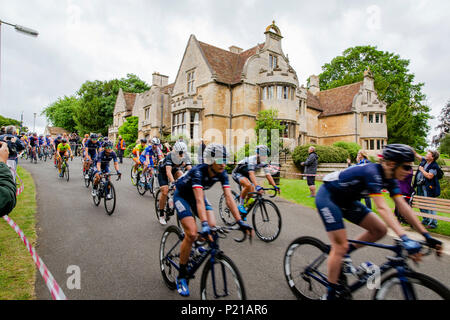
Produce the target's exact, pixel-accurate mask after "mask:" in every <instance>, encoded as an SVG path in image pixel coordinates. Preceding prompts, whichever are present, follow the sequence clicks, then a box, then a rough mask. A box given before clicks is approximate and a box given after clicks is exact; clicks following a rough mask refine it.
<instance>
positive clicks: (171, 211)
mask: <svg viewBox="0 0 450 320" xmlns="http://www.w3.org/2000/svg"><path fill="white" fill-rule="evenodd" d="M174 193H175V185H172V186H170V187H169V193H168V194H167V199H166V205H165V207H164V218H165V220H166V222H169V220H170V217H172V216H173V215H175V216H176V219H177V225H178V227H181V224H180V219H178V215H177V214H176V212H175V206H174V202H173V195H174ZM161 194H162V193H161V189H159V190H158V191H157V192H156V195H155V214H156V220H158V222H159V218H160V217H159V201H160V199H161Z"/></svg>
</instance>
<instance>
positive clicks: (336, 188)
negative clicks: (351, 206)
mask: <svg viewBox="0 0 450 320" xmlns="http://www.w3.org/2000/svg"><path fill="white" fill-rule="evenodd" d="M323 181H324V183H325V185H326V187H327V189H328V190H329V191H330V192H331V193H332V194H333V196H334V197H335V199H339V201H347V200H348V201H354V200H360V199H361V198H365V197H367V196H369V195H373V194H381V191H382V190H383V189H386V190H388V191H389V193H390V196H391V197H393V196H395V195H401V192H400V187H399V184H398V181H397V180H396V179H387V178H386V177H385V176H384V174H383V168H382V167H381V164H378V163H367V164H363V165H358V166H353V167H350V168H347V169H345V170H344V171H337V172H333V173H330V174H328V175H326V176H325V177H324V179H323Z"/></svg>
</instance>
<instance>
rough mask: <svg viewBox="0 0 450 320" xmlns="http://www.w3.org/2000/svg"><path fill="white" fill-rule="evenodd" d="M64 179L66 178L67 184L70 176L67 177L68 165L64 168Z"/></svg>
mask: <svg viewBox="0 0 450 320" xmlns="http://www.w3.org/2000/svg"><path fill="white" fill-rule="evenodd" d="M64 177H65V178H66V180H67V182H69V178H70V175H69V165H68V164H67V165H66V168H65V170H64Z"/></svg>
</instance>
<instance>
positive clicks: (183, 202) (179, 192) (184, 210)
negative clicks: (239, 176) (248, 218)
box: [173, 164, 230, 220]
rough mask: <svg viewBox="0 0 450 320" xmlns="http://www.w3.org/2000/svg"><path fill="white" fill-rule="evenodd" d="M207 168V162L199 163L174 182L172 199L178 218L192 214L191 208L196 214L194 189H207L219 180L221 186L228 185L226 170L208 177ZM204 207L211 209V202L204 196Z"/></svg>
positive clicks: (226, 186)
mask: <svg viewBox="0 0 450 320" xmlns="http://www.w3.org/2000/svg"><path fill="white" fill-rule="evenodd" d="M208 168H209V166H208V165H207V164H199V165H197V166H195V167H193V168H192V169H191V170H189V171H188V172H187V173H185V174H184V175H183V176H182V177H180V179H178V181H177V182H176V188H177V189H176V191H175V195H174V198H173V199H174V203H175V208H176V210H177V213H178V217H179V219H180V220H181V219H183V218H185V217H188V216H193V214H192V210H191V208H192V209H193V211H194V212H195V214H197V206H196V200H195V196H194V189H203V190H208V189H210V188H211V187H212V186H213V185H214V184H215V183H216V182H220V183H221V184H222V187H223V188H229V187H230V183H229V181H228V174H227V172H226V171H223V172H222V173H219V174H217V175H215V176H213V177H210V176H209V171H208ZM205 207H206V210H210V211H212V210H213V208H212V206H211V204H210V203H209V202H208V200H207V199H206V196H205Z"/></svg>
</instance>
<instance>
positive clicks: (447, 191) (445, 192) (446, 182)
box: [439, 177, 450, 199]
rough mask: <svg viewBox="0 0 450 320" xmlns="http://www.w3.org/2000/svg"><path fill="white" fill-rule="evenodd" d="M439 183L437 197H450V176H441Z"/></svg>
mask: <svg viewBox="0 0 450 320" xmlns="http://www.w3.org/2000/svg"><path fill="white" fill-rule="evenodd" d="M439 183H440V185H441V195H440V196H439V198H444V199H450V177H443V178H442V179H441V180H439Z"/></svg>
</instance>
